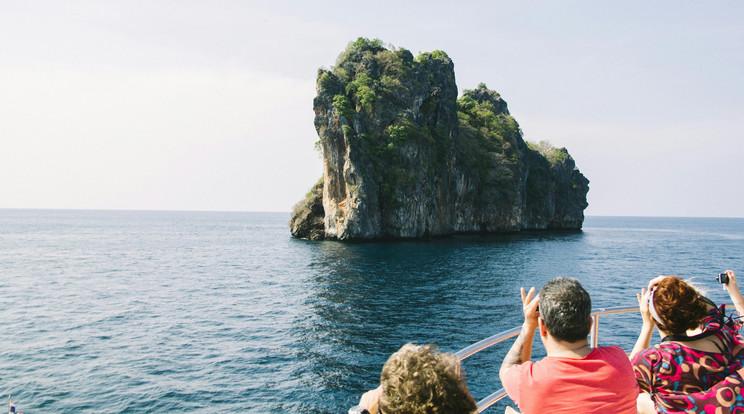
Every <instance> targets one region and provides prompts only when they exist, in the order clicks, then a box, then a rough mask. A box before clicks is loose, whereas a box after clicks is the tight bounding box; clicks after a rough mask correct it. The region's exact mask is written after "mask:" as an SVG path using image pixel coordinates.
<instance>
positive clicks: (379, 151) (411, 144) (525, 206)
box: [290, 38, 589, 240]
mask: <svg viewBox="0 0 744 414" xmlns="http://www.w3.org/2000/svg"><path fill="white" fill-rule="evenodd" d="M313 107H314V110H315V129H316V130H317V132H318V137H319V140H318V142H317V143H316V145H317V147H318V148H319V150H320V152H321V153H322V157H323V177H322V178H321V179H320V180H319V181H318V183H317V184H316V185H315V186H314V187H313V188H312V189H311V190H310V191H309V192H308V193H307V195H306V196H305V199H304V200H302V201H300V202H299V203H298V204H297V205H296V206H295V209H294V212H293V214H292V219H291V221H290V230H291V233H292V235H293V236H294V237H298V238H305V239H311V240H321V239H333V240H359V239H384V238H424V237H431V236H441V235H448V234H454V233H481V232H516V231H520V230H551V229H556V230H557V229H566V230H578V229H581V226H582V223H583V221H584V209H585V208H586V207H587V205H588V204H587V201H586V194H587V192H588V191H589V180H587V179H586V177H584V176H583V175H582V174H581V172H579V170H578V169H577V168H576V164H575V163H574V160H573V158H571V156H570V155H569V154H568V151H566V149H565V148H554V147H552V146H550V145H549V144H547V143H545V142H543V143H539V144H533V143H530V142H526V141H525V140H524V139H523V137H522V131H521V129H520V127H519V124H517V121H516V120H515V119H514V118H513V117H512V116H511V115H510V114H509V110H508V108H507V104H506V102H505V101H504V100H503V99H502V98H501V96H500V95H499V94H498V93H497V92H495V91H493V90H490V89H488V88H487V87H486V85H484V84H480V85H478V86H477V87H476V88H475V89H472V90H465V91H464V92H463V94H462V96H460V97H459V98H458V91H457V85H456V84H455V72H454V65H453V63H452V60H451V59H450V58H449V57H448V56H447V54H446V53H445V52H442V51H439V50H437V51H433V52H426V53H421V54H419V55H418V56H415V57H414V56H413V54H412V53H411V52H410V51H408V50H406V49H402V48H393V47H389V48H388V47H385V46H384V45H383V44H382V42H381V41H379V40H369V39H364V38H360V39H357V40H356V41H355V42H352V43H351V44H350V45H349V46H348V47H347V49H346V50H345V51H343V52H342V53H341V55H340V56H339V57H338V60H337V62H336V65H335V66H333V67H332V68H331V69H329V70H326V69H320V70H319V71H318V76H317V96H316V97H315V100H314V102H313Z"/></svg>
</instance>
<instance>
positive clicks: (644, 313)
mask: <svg viewBox="0 0 744 414" xmlns="http://www.w3.org/2000/svg"><path fill="white" fill-rule="evenodd" d="M650 298H651V290H646V289H645V288H644V289H641V293H636V299H638V309H639V310H640V311H641V319H642V320H643V325H644V326H647V327H652V328H653V326H654V325H655V324H656V321H654V318H653V317H652V316H651V311H650V310H649V308H648V306H649V304H648V302H649V299H650Z"/></svg>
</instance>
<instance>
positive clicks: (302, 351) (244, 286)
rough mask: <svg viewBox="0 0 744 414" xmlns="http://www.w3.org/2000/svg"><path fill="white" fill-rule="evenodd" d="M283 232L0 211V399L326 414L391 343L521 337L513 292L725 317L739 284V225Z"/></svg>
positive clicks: (500, 350)
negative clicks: (670, 277)
mask: <svg viewBox="0 0 744 414" xmlns="http://www.w3.org/2000/svg"><path fill="white" fill-rule="evenodd" d="M286 222H287V216H286V215H285V214H252V213H251V214H238V213H169V212H161V213H153V212H149V213H148V212H53V211H51V212H50V211H46V212H44V211H22V210H21V211H0V262H2V263H3V264H4V266H3V271H4V277H3V278H0V308H1V309H3V311H0V324H2V325H3V326H4V327H6V328H7V332H13V341H6V343H5V345H4V348H3V349H2V354H1V356H2V357H1V358H0V371H2V372H11V371H12V372H14V373H15V375H14V376H12V377H8V378H7V380H6V381H5V384H4V387H5V389H0V391H1V392H5V393H13V394H14V396H15V397H16V398H17V399H18V400H19V401H21V402H22V403H23V404H22V406H23V407H24V408H25V409H26V411H27V412H63V411H73V410H75V409H78V410H79V409H83V410H90V411H105V412H119V411H127V412H152V411H153V410H160V411H167V412H205V413H206V412H303V413H305V412H307V413H327V412H339V411H344V410H345V409H346V408H347V407H348V406H350V405H352V404H353V403H355V402H356V400H357V399H358V397H359V395H360V393H361V392H363V391H364V390H366V389H369V388H372V387H374V386H376V383H377V382H378V380H379V378H378V377H379V372H380V368H381V366H382V364H383V363H384V361H385V360H386V359H387V357H388V356H389V355H390V353H392V352H394V351H395V350H397V349H398V348H399V347H400V346H401V345H402V344H404V343H406V342H416V343H429V342H431V343H436V344H438V345H439V346H440V348H442V349H443V350H445V351H456V350H458V349H460V348H462V347H464V346H466V345H469V344H471V343H473V342H475V341H478V340H480V339H482V338H484V337H486V336H489V335H492V334H494V333H496V332H499V331H501V330H504V329H508V328H511V327H513V326H515V325H517V324H519V323H521V313H520V312H521V306H520V304H519V293H518V292H519V287H520V286H525V287H529V286H536V287H540V286H541V285H542V284H543V283H544V282H545V281H547V280H548V279H550V278H552V277H554V276H556V275H571V276H575V277H577V278H579V279H580V280H581V281H582V283H583V284H584V286H585V287H586V288H587V289H588V290H589V292H590V293H591V295H592V299H593V302H594V305H595V307H604V306H616V305H633V304H634V301H635V297H634V293H635V290H636V289H638V288H640V287H641V286H643V285H645V283H646V282H647V281H648V279H649V278H650V277H653V276H655V275H657V274H660V273H678V274H681V275H685V276H697V277H698V282H699V283H702V284H703V285H705V286H707V287H709V288H710V289H709V290H710V295H711V296H712V297H713V298H714V299H715V300H719V301H720V300H723V299H724V296H723V292H722V291H721V289H720V287H719V286H716V285H715V283H714V280H713V278H712V276H713V275H715V274H716V273H717V272H718V271H720V270H721V269H722V268H724V267H730V268H734V269H740V270H742V271H744V248H743V247H744V220H737V219H721V220H716V219H647V218H589V219H588V220H587V223H586V226H585V230H584V231H583V232H576V233H527V234H514V235H502V236H455V237H449V238H443V239H435V240H430V241H419V242H416V241H400V242H392V243H335V242H307V241H300V240H292V239H290V238H289V236H288V231H287V226H286ZM19 304H22V305H19ZM638 323H639V322H638V319H637V316H622V317H612V318H607V319H605V320H603V322H602V327H601V329H600V330H601V332H602V341H603V342H604V343H615V344H620V345H624V346H626V347H629V346H630V345H631V344H632V342H633V339H634V337H633V336H634V335H635V333H636V332H635V330H636V329H637V325H638ZM6 338H7V336H6ZM538 342H539V340H538ZM507 347H508V344H502V345H500V346H497V347H494V349H492V350H489V351H486V352H483V353H481V354H478V355H476V356H474V357H472V358H471V359H468V360H467V361H466V363H465V369H466V372H467V374H468V382H469V385H470V388H471V391H472V392H473V394H474V395H475V396H476V398H480V397H483V396H485V395H487V394H488V393H490V392H492V391H493V390H495V389H496V388H498V387H499V383H498V374H497V372H498V367H499V365H500V362H501V358H502V357H503V355H504V353H505V351H506V348H507ZM536 355H537V356H539V355H540V350H539V349H538V350H537V352H536ZM4 379H5V378H4ZM499 411H503V408H499V409H497V410H496V411H495V412H499Z"/></svg>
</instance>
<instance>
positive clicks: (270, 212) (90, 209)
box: [0, 207, 744, 219]
mask: <svg viewBox="0 0 744 414" xmlns="http://www.w3.org/2000/svg"><path fill="white" fill-rule="evenodd" d="M3 210H32V211H100V212H141V213H258V214H290V213H292V212H291V211H289V210H287V211H278V210H274V211H270V210H199V209H194V210H189V209H184V210H174V209H147V208H145V209H139V208H48V207H30V208H28V207H0V211H3ZM585 217H617V218H698V219H702V218H710V219H744V216H680V215H670V216H659V215H644V214H586V215H585Z"/></svg>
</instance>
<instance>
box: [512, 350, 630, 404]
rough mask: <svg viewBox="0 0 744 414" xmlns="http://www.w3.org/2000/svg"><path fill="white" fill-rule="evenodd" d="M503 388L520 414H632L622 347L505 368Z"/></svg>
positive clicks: (626, 366)
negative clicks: (579, 356)
mask: <svg viewBox="0 0 744 414" xmlns="http://www.w3.org/2000/svg"><path fill="white" fill-rule="evenodd" d="M503 380H504V383H503V386H504V389H506V392H507V394H509V397H511V399H512V400H514V402H515V403H517V405H519V409H520V410H521V411H522V413H523V414H537V413H586V414H589V413H596V414H598V413H617V414H626V413H627V414H635V413H636V398H637V397H638V385H637V383H636V380H635V375H634V374H633V367H632V366H631V365H630V361H629V360H628V357H627V356H626V355H625V352H624V351H623V350H622V349H620V348H618V347H615V346H608V347H600V348H595V349H593V350H592V352H590V353H589V354H588V355H587V356H585V357H584V358H581V359H573V358H556V357H545V358H543V359H542V360H540V361H537V362H532V361H528V362H525V363H522V364H520V365H514V366H512V367H511V368H509V369H508V370H507V371H506V375H505V376H504V379H503Z"/></svg>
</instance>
